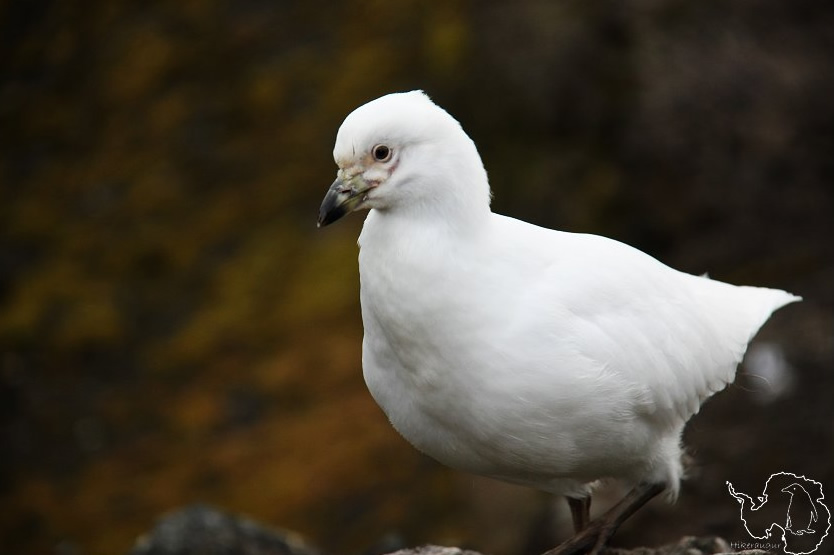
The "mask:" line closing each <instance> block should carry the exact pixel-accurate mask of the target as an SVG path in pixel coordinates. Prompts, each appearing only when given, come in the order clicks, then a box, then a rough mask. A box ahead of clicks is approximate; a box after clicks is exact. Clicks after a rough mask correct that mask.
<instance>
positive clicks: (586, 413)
mask: <svg viewBox="0 0 834 555" xmlns="http://www.w3.org/2000/svg"><path fill="white" fill-rule="evenodd" d="M334 158H335V160H336V162H337V164H338V165H339V168H340V170H339V179H337V181H336V183H334V184H333V186H332V187H331V189H330V191H329V192H328V195H327V197H325V200H324V203H323V204H322V212H321V215H320V224H328V223H330V222H331V221H333V220H335V219H338V218H339V217H341V216H342V215H343V214H345V213H347V212H349V211H353V210H356V209H360V208H370V209H371V211H370V213H369V214H368V216H367V218H366V220H365V224H364V227H363V229H362V233H361V236H360V238H359V244H360V254H359V271H360V277H361V303H362V319H363V323H364V326H365V339H364V343H363V356H362V364H363V368H364V375H365V380H366V382H367V385H368V388H369V389H370V391H371V393H372V395H373V396H374V399H375V400H376V401H377V402H378V403H379V405H380V406H381V407H382V409H383V410H384V411H385V413H386V414H387V415H388V417H389V419H390V420H391V423H392V424H393V425H394V427H395V428H396V429H397V430H398V431H399V432H400V433H401V434H402V435H403V436H404V437H405V438H406V439H408V440H409V441H410V442H411V443H412V444H413V445H414V446H415V447H417V448H418V449H420V450H421V451H423V452H424V453H426V454H428V455H430V456H432V457H434V458H435V459H437V460H439V461H440V462H442V463H444V464H447V465H449V466H452V467H454V468H458V469H461V470H465V471H469V472H474V473H477V474H482V475H486V476H492V477H495V478H499V479H502V480H506V481H509V482H515V483H520V484H525V485H528V486H532V487H534V488H538V489H541V490H545V491H548V492H552V493H556V494H563V495H567V496H570V497H582V496H587V495H588V494H589V484H592V483H593V482H594V481H595V480H598V479H600V478H617V479H621V480H624V481H626V482H629V483H634V484H636V483H640V482H649V483H658V484H663V485H664V486H665V487H666V488H669V491H671V492H672V493H673V494H674V493H676V492H677V489H678V484H679V480H680V478H681V473H682V472H681V462H680V461H681V447H680V436H681V432H682V430H683V427H684V425H685V423H686V421H687V420H688V419H689V418H690V417H691V416H692V415H693V414H695V413H696V412H697V411H698V409H699V407H700V405H701V403H702V402H703V401H704V400H705V399H706V398H707V397H709V396H710V395H712V394H713V393H715V392H717V391H719V390H721V389H722V388H724V387H725V386H726V385H727V384H728V383H730V382H731V381H732V380H733V378H734V376H735V371H736V367H737V365H738V363H739V362H740V361H741V359H742V357H743V355H744V352H745V350H746V348H747V344H748V343H749V341H750V340H751V339H752V337H753V336H754V335H755V333H756V332H757V331H758V329H759V328H760V327H761V326H762V324H764V322H765V321H766V320H767V319H768V317H769V316H770V315H771V313H772V312H773V311H774V310H776V309H778V308H779V307H781V306H783V305H785V304H788V303H790V302H794V301H797V300H799V298H798V297H796V296H793V295H791V294H789V293H786V292H784V291H778V290H773V289H763V288H755V287H736V286H732V285H728V284H725V283H721V282H718V281H714V280H711V279H709V278H706V277H697V276H692V275H689V274H685V273H682V272H678V271H676V270H673V269H671V268H669V267H667V266H665V265H664V264H662V263H660V262H658V261H657V260H655V259H654V258H652V257H650V256H648V255H646V254H644V253H642V252H640V251H638V250H636V249H634V248H632V247H629V246H627V245H625V244H622V243H619V242H617V241H614V240H611V239H607V238H604V237H599V236H595V235H584V234H574V233H565V232H559V231H553V230H549V229H545V228H541V227H537V226H534V225H531V224H528V223H525V222H522V221H519V220H515V219H512V218H508V217H505V216H500V215H497V214H494V213H492V212H491V211H490V207H489V201H490V191H489V185H488V182H487V176H486V172H485V171H484V169H483V165H482V163H481V159H480V157H479V155H478V153H477V150H476V148H475V145H474V144H473V142H472V141H471V139H469V137H468V136H467V135H466V134H465V133H464V131H463V130H462V129H461V127H460V125H459V124H458V122H457V121H455V120H454V119H453V118H452V117H451V116H450V115H448V114H447V113H446V112H445V111H443V110H442V109H441V108H439V107H437V106H436V105H435V104H433V103H432V102H431V101H430V100H429V98H428V97H427V96H425V95H424V94H423V93H422V92H419V91H415V92H409V93H401V94H392V95H388V96H384V97H382V98H379V99H377V100H374V101H372V102H369V103H368V104H365V105H364V106H361V107H359V108H358V109H356V110H355V111H354V112H353V113H351V114H350V115H349V116H348V117H347V118H346V119H345V121H344V123H343V124H342V126H341V128H340V129H339V133H338V136H337V140H336V147H335V150H334Z"/></svg>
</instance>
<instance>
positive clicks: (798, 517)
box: [782, 482, 817, 536]
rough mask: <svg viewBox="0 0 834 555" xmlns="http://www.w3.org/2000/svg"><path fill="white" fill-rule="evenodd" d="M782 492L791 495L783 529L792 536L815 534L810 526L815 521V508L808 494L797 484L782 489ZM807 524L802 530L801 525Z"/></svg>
mask: <svg viewBox="0 0 834 555" xmlns="http://www.w3.org/2000/svg"><path fill="white" fill-rule="evenodd" d="M782 491H784V492H785V493H789V494H791V500H790V501H788V515H787V517H788V520H787V523H786V525H785V528H786V529H787V530H788V531H789V532H790V533H791V534H794V535H797V536H800V535H802V534H814V533H816V532H815V531H814V530H813V529H812V528H811V524H812V523H814V522H816V521H817V507H816V505H814V501H813V499H811V496H810V495H809V494H808V492H807V491H806V490H805V488H803V487H802V486H801V485H799V484H798V483H797V482H794V483H793V484H791V485H789V486H788V487H786V488H783V489H782ZM806 522H807V523H808V525H807V526H805V527H804V528H803V527H802V525H803V524H805V523H806Z"/></svg>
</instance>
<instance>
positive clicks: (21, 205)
mask: <svg viewBox="0 0 834 555" xmlns="http://www.w3.org/2000/svg"><path fill="white" fill-rule="evenodd" d="M832 52H834V5H832V3H831V2H829V1H828V0H794V1H791V2H784V1H781V0H771V1H760V2H747V1H739V2H717V1H702V0H691V1H681V0H671V1H659V0H642V1H634V2H613V1H612V2H581V1H578V0H576V1H569V2H566V1H562V2H546V1H534V0H527V1H521V2H512V3H509V2H499V1H495V0H492V1H482V2H471V1H470V2H467V1H462V0H448V1H446V2H443V3H427V2H417V1H402V2H390V1H365V2H359V1H356V2H331V3H319V2H290V1H277V0H271V1H267V0H238V1H230V0H226V1H222V0H205V1H194V0H186V1H181V2H153V1H149V2H127V1H123V0H107V1H103V0H95V1H90V2H83V3H81V2H64V1H59V0H53V1H49V0H28V1H25V2H23V1H19V2H15V1H10V2H5V3H2V4H0V551H3V552H4V553H16V554H41V553H45V554H48V553H59V554H78V555H82V554H83V555H103V554H119V553H126V552H127V551H128V550H129V549H130V547H131V545H132V544H133V542H134V540H135V538H136V537H137V536H138V535H139V534H140V533H142V532H143V531H145V530H147V529H149V528H150V527H151V526H152V524H153V523H154V521H155V519H156V518H158V517H159V516H160V515H162V514H163V513H165V512H166V511H169V510H172V509H174V508H177V507H180V506H182V505H185V504H190V503H195V502H204V503H210V504H214V505H217V506H219V507H222V508H223V509H225V510H228V511H232V512H235V513H242V514H245V515H248V516H250V517H252V518H255V519H257V520H260V521H262V522H265V523H267V524H270V525H273V526H278V527H283V528H288V529H292V530H297V531H299V532H301V533H302V534H303V535H304V536H306V537H307V538H308V539H309V540H310V541H311V542H313V543H315V544H318V545H320V546H322V547H323V548H324V549H326V550H328V551H330V552H333V553H337V554H350V553H363V552H368V551H374V550H376V551H379V550H382V549H384V547H385V546H392V545H393V546H395V545H397V544H400V543H402V544H406V545H416V544H420V543H425V542H434V543H446V544H454V545H461V546H469V547H475V548H477V549H481V550H484V551H486V552H488V553H492V554H495V555H525V554H528V553H534V552H536V550H538V549H541V548H544V547H547V546H548V543H552V542H555V541H556V540H557V539H560V538H563V537H564V534H566V533H567V528H564V527H560V526H561V524H560V523H561V522H562V521H563V520H564V519H565V518H566V517H565V516H564V514H563V510H562V502H561V501H560V500H557V501H553V500H551V499H549V498H548V497H547V496H543V495H539V494H537V493H534V492H532V491H529V490H525V489H523V488H516V487H511V486H504V485H501V484H497V483H495V482H491V481H489V480H485V479H480V478H475V477H472V476H468V475H463V474H460V473H457V472H453V471H448V470H446V469H443V468H441V467H440V466H439V465H438V464H436V463H434V462H433V461H431V460H429V459H427V458H425V457H423V456H421V455H420V454H418V453H417V452H415V450H414V449H412V448H411V447H410V446H409V445H408V444H407V443H406V442H405V441H404V440H402V439H401V438H400V437H399V436H397V435H396V433H395V432H394V431H393V430H392V429H391V428H390V426H389V425H388V423H387V422H386V419H385V417H384V415H383V414H382V412H381V411H380V410H379V409H378V408H377V407H376V406H375V404H374V403H373V401H372V399H371V397H370V395H369V394H368V393H367V391H366V389H365V385H364V383H363V380H362V375H361V367H360V350H361V338H362V324H361V319H360V315H359V306H358V277H357V261H356V258H357V247H356V238H357V235H358V232H359V230H360V228H361V223H362V216H361V215H354V216H353V217H350V218H346V219H345V220H344V221H340V222H339V223H338V224H336V225H333V226H331V227H328V228H327V229H324V230H317V229H316V226H315V222H316V216H317V210H318V205H319V202H320V201H321V198H322V196H323V194H324V192H325V191H326V189H327V187H328V186H329V185H330V183H331V182H332V180H333V178H334V175H335V165H334V163H333V161H332V158H331V152H332V146H333V140H334V138H335V134H336V130H337V129H338V127H339V124H340V123H341V121H342V119H343V118H344V116H345V115H346V114H347V113H349V112H350V111H351V110H352V109H353V108H355V107H356V106H358V105H360V104H362V103H364V102H367V101H368V100H371V99H372V98H375V97H377V96H380V95H382V94H385V93H388V92H393V91H402V90H409V89H414V88H422V89H424V90H426V91H427V92H428V93H429V94H430V95H431V96H432V98H433V99H434V100H435V101H436V102H438V103H439V104H440V105H441V106H443V107H445V108H446V109H447V110H448V111H449V112H450V113H452V114H453V115H454V116H455V117H457V118H458V119H459V120H460V121H461V123H462V125H463V127H464V128H465V129H466V130H467V131H468V132H469V134H470V135H471V136H472V138H473V139H474V141H475V142H476V144H477V145H478V147H479V150H480V152H481V155H482V156H483V158H484V162H485V165H486V168H487V170H488V172H489V174H490V179H491V184H492V187H493V191H494V194H495V199H494V202H493V208H494V210H495V211H497V212H501V213H504V214H508V215H512V216H514V217H517V218H521V219H525V220H528V221H532V222H535V223H538V224H541V225H545V226H548V227H556V228H559V229H563V230H568V231H577V232H592V233H599V234H605V235H608V236H611V237H615V238H617V239H620V240H622V241H625V242H628V243H631V244H633V245H635V246H637V247H639V248H640V249H642V250H644V251H647V252H649V253H651V254H652V255H654V256H655V257H658V258H659V259H661V260H662V261H664V262H666V263H668V264H670V265H672V266H674V267H677V268H679V269H682V270H685V271H688V272H692V273H703V272H709V274H710V275H711V276H712V277H714V278H717V279H721V280H725V281H730V282H733V283H745V284H751V285H762V286H771V287H778V288H783V289H787V290H790V291H792V292H794V293H797V294H800V295H802V296H804V297H805V302H804V303H802V304H800V305H792V306H790V307H788V308H786V309H784V310H783V311H780V312H779V313H778V314H777V315H775V316H774V318H773V319H772V320H771V322H770V323H769V324H768V325H767V326H766V327H765V329H764V330H763V331H762V333H761V334H760V336H759V338H758V340H757V342H756V343H755V345H754V346H753V347H752V348H751V352H750V353H749V355H748V358H747V362H746V364H745V368H744V370H743V373H742V375H741V376H740V378H739V380H738V381H737V382H736V384H734V385H733V386H731V387H730V388H729V389H728V391H727V392H725V393H723V394H721V395H719V396H717V397H716V398H715V399H713V400H712V401H710V402H709V403H707V405H706V406H705V407H704V409H703V410H702V412H701V414H700V415H698V416H697V417H696V418H695V419H694V420H693V421H692V422H691V424H690V426H689V428H688V430H687V433H686V441H687V443H688V444H689V446H690V451H691V454H692V455H693V457H694V460H695V461H696V462H695V465H694V467H693V469H692V472H691V474H692V479H691V480H690V481H688V482H687V483H686V484H685V485H684V487H683V490H682V494H681V498H680V500H679V502H678V503H677V504H676V505H674V506H669V505H666V504H663V503H662V502H657V503H653V504H652V505H651V506H650V507H648V508H647V509H646V510H645V511H643V512H641V514H639V515H638V516H636V517H635V518H634V519H633V521H632V522H630V524H629V526H628V527H627V528H626V529H624V530H623V532H622V533H621V534H620V535H618V536H617V540H616V541H617V542H619V543H621V544H625V545H636V544H640V543H647V544H652V543H660V542H665V541H672V540H675V539H676V538H677V537H679V536H681V535H683V534H687V535H696V534H721V535H724V536H725V537H726V538H727V539H729V540H731V541H732V540H737V541H744V540H749V539H750V538H749V537H747V536H746V534H745V533H744V530H743V529H742V527H741V524H740V522H739V520H738V517H737V506H736V504H735V502H734V501H733V500H732V499H731V498H730V496H729V495H728V493H727V491H726V488H725V481H726V480H730V481H732V482H733V484H734V485H735V486H736V488H737V489H738V490H740V491H745V492H748V493H750V494H753V493H754V492H756V491H761V488H762V487H763V484H764V481H765V480H766V479H767V477H768V476H769V475H770V474H771V473H774V472H777V471H788V472H794V473H797V474H805V475H806V476H808V477H810V478H814V479H816V480H818V481H820V482H822V484H823V486H824V491H825V492H826V495H827V499H829V500H830V499H832V498H834V402H832V399H834V373H832V370H834V241H832V237H834V101H833V100H832V99H834V63H832V56H831V53H832ZM617 493H618V492H617V490H616V489H607V490H604V491H603V492H602V494H601V499H602V500H600V501H599V502H598V503H597V504H596V507H600V506H604V505H605V503H606V502H608V501H606V500H613V499H614V497H615V496H616V495H617ZM595 503H596V502H595ZM830 506H831V505H830ZM831 507H832V509H834V506H831ZM374 546H376V547H374Z"/></svg>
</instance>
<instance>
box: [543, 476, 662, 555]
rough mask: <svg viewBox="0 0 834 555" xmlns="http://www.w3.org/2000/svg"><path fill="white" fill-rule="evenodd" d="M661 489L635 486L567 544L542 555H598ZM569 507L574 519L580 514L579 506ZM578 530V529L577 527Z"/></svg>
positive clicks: (641, 485) (649, 486)
mask: <svg viewBox="0 0 834 555" xmlns="http://www.w3.org/2000/svg"><path fill="white" fill-rule="evenodd" d="M663 489H664V486H663V485H662V484H649V483H644V484H640V485H638V486H637V487H635V488H634V489H633V490H631V491H630V492H629V494H628V495H626V496H625V497H624V498H623V499H622V500H621V501H620V502H619V503H617V504H616V505H614V506H613V507H612V508H611V509H609V510H608V512H606V513H605V514H604V515H602V516H601V517H599V518H597V519H596V520H593V521H591V522H590V523H589V524H588V525H587V526H586V527H585V528H584V529H582V530H581V531H580V532H579V533H577V534H576V535H575V536H573V537H572V538H571V539H569V540H568V541H566V542H564V543H563V544H561V545H559V546H557V547H555V548H553V549H551V550H549V551H545V552H544V553H543V554H542V555H579V554H588V555H598V554H599V553H600V552H601V551H602V550H603V549H605V546H606V545H607V544H608V540H609V539H611V536H613V535H614V532H616V531H617V529H618V528H619V527H620V525H621V524H622V523H623V522H625V521H626V519H627V518H628V517H630V516H631V515H633V514H634V513H635V512H636V511H637V509H639V508H640V507H642V506H643V505H645V504H646V503H648V502H649V501H650V500H651V499H652V498H653V497H654V496H656V495H657V494H658V493H660V492H661V491H663ZM569 504H570V505H571V511H572V513H574V517H576V514H575V513H578V512H581V511H579V504H578V502H576V501H574V502H569ZM588 506H589V507H590V501H588ZM574 524H576V519H574ZM577 528H579V527H578V526H577Z"/></svg>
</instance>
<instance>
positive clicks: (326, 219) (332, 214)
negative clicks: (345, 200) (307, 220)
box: [316, 206, 347, 228]
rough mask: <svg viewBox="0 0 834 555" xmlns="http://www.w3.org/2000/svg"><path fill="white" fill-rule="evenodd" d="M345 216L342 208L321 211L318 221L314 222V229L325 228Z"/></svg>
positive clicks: (345, 212) (336, 207)
mask: <svg viewBox="0 0 834 555" xmlns="http://www.w3.org/2000/svg"><path fill="white" fill-rule="evenodd" d="M345 214H347V210H345V208H344V207H342V206H335V207H333V208H331V209H330V210H322V211H321V212H319V219H318V221H317V222H316V227H318V228H322V227H326V226H328V225H330V224H332V223H333V222H335V221H336V220H338V219H340V218H341V217H342V216H344V215H345Z"/></svg>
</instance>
